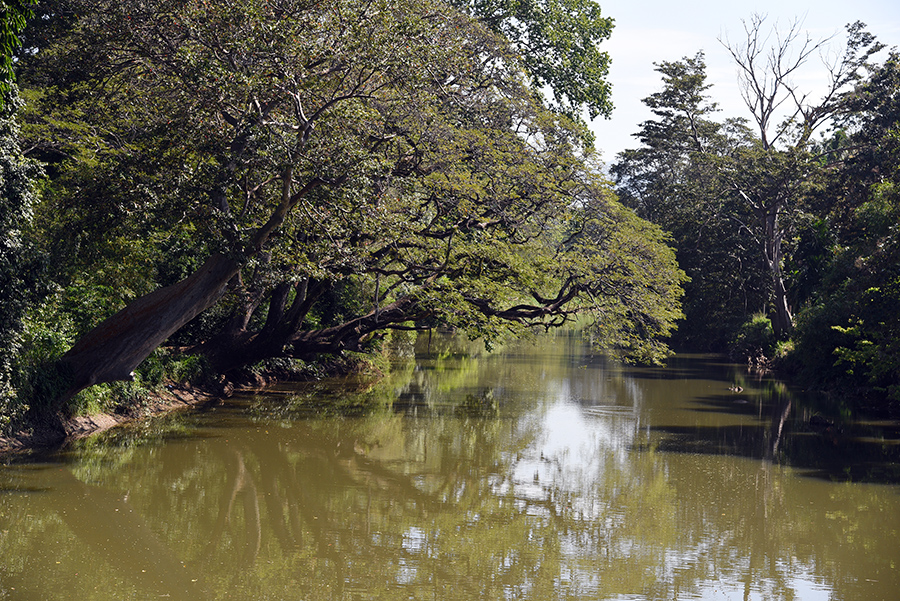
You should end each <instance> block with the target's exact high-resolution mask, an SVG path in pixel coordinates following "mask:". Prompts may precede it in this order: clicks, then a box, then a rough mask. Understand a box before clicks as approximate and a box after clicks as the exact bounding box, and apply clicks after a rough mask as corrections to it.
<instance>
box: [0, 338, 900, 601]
mask: <svg viewBox="0 0 900 601" xmlns="http://www.w3.org/2000/svg"><path fill="white" fill-rule="evenodd" d="M478 349H479V347H478V346H477V345H474V344H467V343H465V342H460V341H458V340H456V341H454V340H452V339H446V338H439V337H433V338H431V339H430V340H429V339H428V338H427V337H422V338H421V339H420V340H419V341H418V344H417V345H416V352H415V353H414V354H413V353H412V352H410V353H408V357H407V358H406V360H404V361H400V362H399V363H398V366H397V368H396V372H395V373H394V374H393V375H392V376H391V377H390V378H386V379H384V380H381V381H378V382H372V381H366V380H360V379H351V380H341V381H328V382H322V383H315V384H293V385H285V386H282V387H279V388H277V389H275V390H272V391H267V393H266V394H264V395H257V396H251V395H244V396H236V397H234V398H232V399H229V400H228V401H226V402H224V403H223V404H221V405H219V406H216V407H213V408H211V409H207V410H204V411H192V412H182V413H179V414H175V415H171V416H168V417H166V418H163V419H157V420H153V421H149V422H146V423H142V424H138V425H136V426H133V427H129V428H124V429H120V430H117V431H115V432H110V433H107V434H105V435H102V436H97V437H94V438H91V439H88V440H85V441H81V442H80V443H78V444H76V445H73V447H72V448H70V449H67V450H66V451H64V452H61V453H58V454H55V455H53V456H50V457H44V458H40V459H39V460H35V461H31V462H28V463H22V464H16V465H10V466H6V467H3V468H0V599H40V600H53V599H60V600H62V599H79V600H82V599H83V600H92V599H96V600H113V599H115V600H124V599H160V598H168V599H186V600H190V601H200V600H204V599H210V600H212V599H242V600H246V599H254V600H266V599H272V600H275V599H285V600H292V599H297V600H300V599H302V600H315V599H322V600H326V599H327V600H333V599H341V600H343V599H347V600H351V599H352V600H356V599H359V600H368V599H391V600H393V599H437V600H457V599H458V600H463V599H465V600H471V599H534V600H550V599H614V600H625V599H635V600H637V599H641V600H643V599H667V600H671V599H679V600H680V599H741V600H744V599H759V600H763V599H765V600H771V599H801V600H803V601H806V600H831V599H834V600H837V599H842V600H861V601H862V600H865V601H870V600H878V599H884V600H889V599H897V598H898V597H897V595H898V591H900V570H898V566H897V564H898V561H900V546H898V544H897V541H898V534H900V486H898V483H900V478H898V473H900V470H898V448H900V445H898V434H897V427H896V424H893V423H890V422H878V421H872V420H869V421H865V422H862V421H853V420H847V419H844V421H842V415H841V408H840V407H839V406H834V405H833V404H832V405H831V406H829V405H821V406H816V405H815V402H816V400H815V399H806V398H803V397H802V396H798V395H796V394H791V393H790V392H789V391H788V390H787V388H786V387H785V386H784V385H781V384H779V383H777V382H772V381H767V380H764V379H754V378H752V377H751V376H750V375H749V374H747V373H746V372H745V371H744V370H742V369H741V368H740V367H739V366H735V365H729V364H727V363H723V362H721V361H720V360H717V359H716V358H713V357H704V356H680V357H677V358H676V359H675V360H673V362H672V363H671V365H670V366H669V367H667V368H665V369H661V368H653V369H650V368H629V367H623V366H619V365H616V364H613V363H610V362H608V361H606V360H604V359H603V358H602V357H601V356H597V355H594V354H593V353H591V352H590V351H589V350H588V349H587V347H585V345H584V344H583V343H582V342H581V341H580V339H579V338H578V337H577V336H576V335H573V334H565V333H560V334H557V335H548V336H544V337H541V338H539V339H537V340H535V341H524V342H520V343H516V344H510V345H509V346H507V347H506V348H504V349H501V352H497V353H494V354H491V355H486V354H484V353H483V352H479V350H478ZM844 418H846V416H844Z"/></svg>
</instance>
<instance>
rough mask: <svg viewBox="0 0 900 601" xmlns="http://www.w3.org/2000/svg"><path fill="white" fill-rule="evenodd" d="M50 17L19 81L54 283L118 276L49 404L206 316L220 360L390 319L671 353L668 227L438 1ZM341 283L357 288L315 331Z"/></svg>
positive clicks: (58, 7)
mask: <svg viewBox="0 0 900 601" xmlns="http://www.w3.org/2000/svg"><path fill="white" fill-rule="evenodd" d="M42 9H43V10H44V11H45V12H44V13H43V15H42V17H41V19H40V20H39V22H37V23H36V24H35V25H34V27H32V28H30V29H29V33H30V36H31V37H29V38H28V40H27V41H26V43H27V45H28V46H30V47H32V48H34V49H35V51H33V52H28V53H26V56H25V57H24V59H23V61H22V63H23V68H22V71H21V74H22V75H21V79H22V81H23V87H24V88H27V89H25V90H24V92H23V94H24V95H26V96H27V97H28V99H29V100H30V103H31V104H30V107H31V110H30V113H29V116H28V119H27V120H28V123H27V127H26V132H27V134H26V137H27V145H28V148H29V152H30V153H31V154H32V155H33V156H36V157H41V158H42V159H43V160H45V161H46V162H48V173H49V174H50V177H51V182H50V183H49V184H48V186H47V190H46V193H45V199H44V206H42V207H41V209H40V215H41V219H42V220H43V223H44V227H45V229H46V232H47V241H48V245H49V246H52V248H51V249H50V252H53V253H55V256H57V257H59V261H58V263H59V267H58V269H59V273H58V277H59V279H60V281H61V284H62V286H63V287H65V286H69V285H71V284H73V283H75V282H84V281H89V283H90V282H93V283H94V284H96V285H107V286H113V287H115V288H116V289H117V290H120V291H123V293H122V302H121V305H122V306H121V308H120V309H119V310H118V311H117V312H115V313H112V314H111V315H98V316H97V321H99V318H101V317H105V319H104V320H103V321H100V322H99V323H97V324H96V326H95V327H93V329H91V330H90V331H88V332H87V333H86V334H84V335H83V336H82V337H81V338H80V339H79V340H78V341H77V342H76V343H75V344H74V346H72V348H71V349H70V350H69V351H68V352H67V353H65V355H64V356H62V357H61V358H60V359H59V361H58V363H57V365H56V367H57V368H58V369H59V370H61V371H63V372H65V374H66V377H67V378H68V386H67V390H66V391H65V392H64V393H62V394H61V395H59V397H58V398H54V399H48V400H47V402H48V406H47V408H48V409H49V410H51V411H54V412H55V411H59V410H61V409H64V401H65V400H66V399H67V398H70V397H71V396H72V395H73V394H74V393H75V392H77V391H79V390H81V389H84V388H85V387H88V386H91V385H93V384H98V383H102V382H110V381H115V380H121V379H128V378H129V377H131V373H132V371H133V370H134V369H135V368H136V367H137V366H138V365H139V364H140V363H141V361H143V359H145V358H146V357H147V356H148V355H149V354H150V353H152V352H153V351H154V349H156V348H157V347H158V346H159V345H161V344H162V343H163V342H164V341H165V340H166V339H168V338H169V337H170V336H172V335H173V334H175V333H176V332H178V331H179V329H180V328H182V327H183V326H185V325H186V324H188V323H189V322H192V320H195V318H197V317H198V316H201V317H202V315H203V314H206V313H204V312H207V313H209V311H208V310H210V309H211V308H214V310H215V312H216V315H217V316H218V317H217V319H215V320H210V323H208V324H207V326H206V328H205V329H201V330H198V331H202V336H198V337H197V338H196V339H195V340H194V341H193V344H192V345H191V346H190V348H188V349H186V350H187V352H194V353H202V354H203V355H205V356H206V357H207V358H208V359H209V361H210V363H211V365H212V366H213V367H214V368H215V369H217V370H219V371H220V372H222V373H228V372H229V371H232V370H236V369H239V368H241V367H243V366H247V365H251V364H253V363H255V362H258V361H260V360H262V359H266V358H272V357H299V358H304V357H309V356H311V355H314V354H316V353H337V352H341V351H342V350H347V349H349V350H359V349H364V348H366V345H367V344H368V343H369V341H371V340H372V339H373V338H376V337H378V336H379V335H380V333H382V332H384V331H386V330H390V329H393V328H418V327H424V326H427V325H433V324H447V325H450V326H453V327H458V328H462V329H465V330H466V331H468V332H470V333H472V334H473V335H482V336H486V337H488V338H489V337H491V336H492V335H495V334H497V333H498V332H500V331H501V330H504V329H507V328H510V327H512V328H514V329H515V328H527V327H553V326H558V325H561V324H564V323H567V322H570V321H571V320H572V319H574V318H575V317H576V316H580V315H582V314H591V315H593V317H594V319H595V321H596V322H597V323H598V324H601V326H602V328H601V329H602V331H603V332H604V333H605V334H607V340H608V341H609V342H610V343H611V344H612V345H614V346H615V347H617V348H620V349H622V350H623V351H625V352H628V353H629V354H632V355H633V356H636V357H638V358H640V359H644V360H653V359H658V358H659V357H660V356H661V355H662V353H663V352H664V346H663V345H662V343H661V342H660V338H661V337H663V336H665V335H666V334H668V333H669V332H670V330H671V329H672V327H673V324H674V321H675V319H677V318H678V316H679V315H680V310H679V305H678V301H679V297H680V294H681V288H680V284H681V282H682V279H683V274H682V272H681V271H680V270H679V269H678V268H677V265H676V264H675V261H674V256H673V254H672V252H671V251H670V250H669V249H668V248H667V247H666V246H665V237H664V236H663V234H662V233H661V230H659V229H658V228H656V227H654V226H651V225H649V224H648V223H646V222H644V221H642V220H640V219H638V218H637V217H636V216H635V215H634V214H633V213H631V212H630V211H628V210H626V209H624V208H623V207H621V206H620V205H619V204H618V203H617V202H616V200H615V198H614V197H613V196H612V195H611V193H610V191H609V187H608V184H607V182H606V181H605V180H604V179H603V178H602V177H601V176H599V175H598V173H599V169H598V168H597V166H596V165H594V164H592V161H593V158H592V157H593V155H592V153H591V150H590V148H589V147H587V146H585V140H586V139H587V136H586V134H585V131H584V130H583V129H582V128H581V127H580V126H579V125H577V124H576V123H575V122H574V121H572V120H570V119H568V118H567V117H566V116H564V115H563V112H562V111H559V110H549V109H548V108H547V107H546V106H545V105H544V104H543V103H542V102H541V100H540V97H539V96H538V95H536V94H535V91H534V89H533V88H532V87H529V86H528V85H527V81H528V79H527V76H526V72H525V70H524V69H525V68H526V67H524V66H523V63H522V62H521V59H520V57H519V56H518V55H517V54H516V53H515V52H512V51H511V45H510V43H509V41H508V40H507V39H505V38H503V37H500V36H498V35H497V34H495V33H493V32H492V31H490V30H489V29H487V28H485V27H484V26H483V25H482V24H481V23H480V22H479V21H478V20H476V19H473V18H472V17H470V16H468V15H466V14H464V13H462V12H459V11H457V10H455V9H453V8H451V7H450V6H448V5H446V4H443V3H441V2H434V1H433V0H367V1H361V0H322V1H321V2H316V3H308V2H304V1H301V0H245V1H243V2H241V3H240V10H236V7H235V2H234V1H233V0H178V1H165V0H157V1H149V2H148V1H146V0H141V1H138V0H126V1H124V2H123V1H119V0H116V1H112V0H99V1H98V0H90V1H87V0H85V1H81V0H72V1H59V2H48V3H45V4H43V5H42ZM76 50H77V51H76ZM576 102H580V101H579V100H577V99H576ZM51 241H52V244H51ZM110 274H114V277H113V276H111V275H110ZM104 278H108V279H104ZM346 287H352V288H353V289H354V290H355V291H356V293H357V300H358V302H356V304H355V305H352V304H345V305H344V310H343V313H342V314H341V316H340V319H339V320H334V319H332V320H331V321H329V322H326V321H324V320H322V319H321V318H320V315H321V312H320V311H319V310H318V309H317V306H318V304H320V303H322V302H326V301H328V302H331V301H333V298H334V292H335V290H336V289H346ZM348 307H351V308H352V309H353V310H352V311H350V310H349V309H348ZM192 323H196V320H195V321H194V322H192ZM210 324H211V325H210Z"/></svg>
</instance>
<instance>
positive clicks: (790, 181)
mask: <svg viewBox="0 0 900 601" xmlns="http://www.w3.org/2000/svg"><path fill="white" fill-rule="evenodd" d="M764 25H765V18H764V17H761V16H758V15H754V16H753V17H751V18H750V20H749V21H746V22H745V23H744V33H745V38H744V40H743V42H740V43H732V42H730V41H728V40H727V39H726V40H723V41H722V43H723V45H724V46H725V47H726V48H727V49H728V51H729V52H730V53H731V56H732V58H733V59H734V61H735V63H736V64H737V66H738V69H739V71H738V72H739V83H740V86H741V96H742V98H743V100H744V103H745V105H746V106H747V109H748V110H749V112H750V115H751V119H752V122H753V124H754V125H755V126H756V134H757V136H758V138H757V143H756V145H755V148H754V149H748V150H745V151H744V152H741V153H739V154H738V155H736V156H735V160H733V161H731V162H730V164H729V165H727V166H726V167H725V168H724V169H723V170H722V174H723V175H724V177H725V178H726V179H727V180H728V182H729V185H730V187H731V189H732V193H733V194H735V195H736V196H737V197H739V198H740V199H742V200H743V201H744V202H745V203H746V204H747V206H748V207H750V209H751V210H752V211H753V213H754V215H755V222H756V223H755V224H754V225H753V226H750V225H749V224H748V228H749V229H750V231H752V232H754V235H755V236H756V237H757V239H758V243H759V246H760V248H761V249H762V252H763V256H764V258H765V261H766V265H767V266H768V269H769V273H770V274H771V279H772V289H773V312H772V328H773V330H774V331H775V334H776V336H778V337H784V336H786V335H787V334H788V333H789V332H790V330H791V328H792V327H793V315H792V311H791V308H790V306H789V303H788V292H787V287H786V285H785V278H784V273H783V264H784V251H783V245H784V239H785V236H786V233H787V231H788V229H789V226H788V224H787V223H785V220H786V218H787V217H788V215H787V214H786V213H788V212H789V211H790V210H792V208H793V207H794V206H795V205H796V202H797V200H798V197H799V195H800V188H801V187H802V185H803V183H804V182H805V181H807V180H808V179H810V178H811V177H812V176H813V173H814V172H815V171H816V168H817V166H818V164H819V163H818V162H816V161H814V160H812V156H811V155H810V154H809V147H810V143H811V141H812V135H813V133H814V132H815V131H816V130H817V129H819V128H820V127H821V126H822V125H823V124H825V123H827V122H828V121H829V120H832V119H833V118H835V117H836V116H838V115H840V114H841V113H842V111H844V110H845V108H846V96H845V95H844V94H843V92H846V91H849V90H850V89H851V88H852V86H853V85H854V84H855V83H856V82H858V81H859V79H860V77H861V75H862V73H863V72H864V69H865V67H866V65H867V64H868V61H869V59H870V57H871V56H872V54H874V53H876V52H878V51H879V50H881V49H882V48H883V45H881V44H879V43H877V42H876V41H875V39H874V37H873V36H872V35H871V34H869V33H867V32H866V31H865V26H864V25H863V24H862V23H860V22H857V23H854V24H852V25H848V26H847V41H846V45H845V47H844V49H843V51H842V52H841V53H840V54H839V55H838V56H837V57H836V58H835V59H834V60H833V61H830V62H825V63H824V67H825V68H826V70H827V73H828V81H827V82H826V88H825V90H824V91H823V92H822V93H821V95H820V96H819V97H818V98H813V97H811V94H812V92H810V91H807V90H803V89H802V88H801V87H800V85H799V84H797V83H796V82H795V81H794V76H795V75H796V74H797V73H798V72H799V71H800V70H801V69H802V68H803V67H804V65H806V63H807V62H808V60H809V59H810V57H811V56H813V55H815V54H816V53H819V52H820V51H821V50H822V49H823V48H824V47H825V46H826V45H827V44H828V43H829V41H830V40H829V39H824V40H820V41H813V40H812V39H811V38H809V37H808V35H807V36H805V37H804V36H803V34H802V31H801V25H802V24H801V22H800V21H794V22H793V23H791V25H790V26H789V27H788V28H787V29H786V30H778V29H777V27H776V29H775V30H774V32H773V33H772V34H769V33H767V32H766V31H765V30H764ZM769 40H774V41H773V42H772V43H769ZM779 117H782V120H781V121H777V119H778V118H779Z"/></svg>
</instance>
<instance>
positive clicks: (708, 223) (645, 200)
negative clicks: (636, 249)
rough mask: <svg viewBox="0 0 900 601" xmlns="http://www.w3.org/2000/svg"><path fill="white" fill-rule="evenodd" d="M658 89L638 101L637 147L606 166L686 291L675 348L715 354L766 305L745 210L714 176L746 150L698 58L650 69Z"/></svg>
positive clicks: (744, 137)
mask: <svg viewBox="0 0 900 601" xmlns="http://www.w3.org/2000/svg"><path fill="white" fill-rule="evenodd" d="M656 70H657V72H659V73H660V74H661V75H662V79H663V89H662V90H661V91H660V92H656V93H654V94H652V95H651V96H649V97H648V98H646V99H644V103H645V104H646V105H647V106H648V107H650V109H651V110H652V112H653V114H654V115H655V116H656V118H655V119H653V120H649V121H646V122H644V123H642V124H641V130H640V131H639V132H638V134H637V136H638V138H639V139H640V141H641V143H642V146H641V147H640V148H637V149H633V150H626V151H625V152H623V153H621V154H620V155H619V156H618V159H617V161H616V162H615V163H614V164H613V165H612V168H611V173H612V174H613V176H614V177H615V178H616V182H617V184H618V192H619V194H620V196H621V198H622V200H623V202H624V203H625V204H626V205H628V206H631V207H633V208H635V210H637V211H638V213H639V214H640V215H641V216H643V217H645V218H646V219H649V220H650V221H652V222H654V223H657V224H659V225H660V226H662V227H663V228H664V229H665V230H666V231H668V232H671V234H672V236H673V239H674V244H675V247H676V250H677V253H678V263H679V265H680V266H681V267H682V268H683V269H684V270H685V272H686V273H687V274H688V276H689V277H690V281H689V282H688V283H687V284H686V285H685V315H686V319H685V322H684V324H682V325H681V327H680V328H679V332H678V340H679V342H680V344H683V345H686V346H689V347H692V348H713V349H721V348H723V347H724V346H725V345H726V344H727V342H728V339H729V337H730V334H731V333H732V332H733V331H734V330H735V329H736V328H737V326H738V325H739V324H740V323H742V322H743V321H744V320H745V319H747V318H748V317H749V315H750V314H752V313H753V312H755V311H761V310H763V308H764V306H765V302H766V299H767V289H766V286H765V277H764V273H763V271H762V269H761V267H762V266H761V264H760V263H759V262H758V261H754V260H753V258H754V257H755V256H756V250H755V244H754V241H753V239H752V237H751V236H750V235H749V233H748V230H747V229H746V228H745V227H744V226H743V221H746V217H745V215H744V211H743V207H742V205H741V204H740V203H736V202H735V201H734V199H733V198H731V197H730V196H729V195H728V193H727V190H726V188H725V187H724V186H723V183H722V180H721V178H720V177H719V175H718V169H719V157H722V156H729V155H730V154H732V153H734V152H737V151H738V149H740V148H742V147H745V146H747V145H748V144H750V143H751V141H752V136H751V135H750V132H749V130H748V129H747V128H746V126H745V125H744V123H743V122H740V121H733V120H732V121H727V122H725V123H719V122H717V121H714V120H713V119H712V117H713V115H714V113H715V112H716V110H717V108H716V105H715V103H713V102H711V101H710V99H709V96H708V94H707V91H708V90H709V88H710V86H709V84H707V82H706V65H705V62H704V58H703V54H702V53H698V54H697V55H695V56H694V57H686V58H684V59H683V60H681V61H676V62H663V63H659V64H658V65H657V69H656Z"/></svg>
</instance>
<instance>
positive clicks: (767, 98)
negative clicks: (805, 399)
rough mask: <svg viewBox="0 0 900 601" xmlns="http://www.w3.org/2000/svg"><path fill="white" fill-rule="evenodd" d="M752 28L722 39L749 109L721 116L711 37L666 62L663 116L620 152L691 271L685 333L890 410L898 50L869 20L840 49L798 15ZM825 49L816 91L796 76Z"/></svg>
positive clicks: (647, 210) (690, 342)
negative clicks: (782, 24)
mask: <svg viewBox="0 0 900 601" xmlns="http://www.w3.org/2000/svg"><path fill="white" fill-rule="evenodd" d="M745 34H746V36H745V38H744V39H743V40H741V41H739V42H732V41H728V40H722V43H723V44H725V46H726V48H727V49H728V50H729V51H730V53H731V55H732V57H733V58H734V62H735V64H736V66H737V67H738V72H739V74H740V75H739V84H740V88H741V94H742V96H743V100H744V103H745V105H746V113H747V118H738V119H735V118H732V119H726V120H721V121H719V120H716V119H715V112H716V110H717V106H716V103H715V102H714V101H713V100H712V98H714V92H713V91H712V90H711V86H710V85H708V84H707V82H706V73H705V64H704V55H703V53H702V52H700V53H698V54H697V55H695V56H693V57H685V58H683V59H682V60H680V61H675V62H660V63H658V64H657V72H659V73H660V75H661V76H662V89H661V90H660V91H659V92H656V93H654V94H652V95H651V96H649V97H648V98H646V99H644V103H645V104H646V105H647V106H648V107H649V108H650V109H651V110H652V112H653V114H654V116H655V118H654V119H652V120H649V121H646V122H645V123H643V124H641V128H640V130H639V132H638V134H637V136H638V139H639V140H640V142H641V147H640V148H637V149H634V150H627V151H625V152H622V153H620V154H619V156H618V157H617V160H616V161H615V162H614V163H613V165H612V166H611V172H612V174H613V175H614V177H615V179H616V182H617V192H618V195H619V198H620V199H621V201H622V202H623V203H624V204H625V205H627V206H629V207H631V208H633V209H634V210H635V211H636V212H637V214H638V215H640V216H642V217H644V218H646V219H648V220H650V221H652V222H653V223H656V224H658V225H661V226H662V227H663V228H664V229H665V230H666V231H667V232H669V233H671V235H672V236H673V241H674V246H675V248H676V249H677V255H678V262H679V265H680V266H681V268H682V269H684V270H685V272H686V273H687V275H688V276H689V278H690V280H689V282H688V283H687V284H686V286H685V300H684V312H685V315H686V318H685V319H684V321H683V322H681V323H680V326H679V330H678V333H677V334H676V345H678V346H682V347H684V348H688V349H692V350H714V351H719V352H728V353H729V354H730V355H731V356H732V358H733V359H736V360H740V361H747V362H748V363H749V364H751V365H752V366H754V367H758V368H763V369H770V368H773V367H774V368H777V369H779V370H780V371H782V372H784V373H786V374H790V375H791V376H792V377H794V378H797V379H798V380H799V382H801V383H802V384H804V385H806V386H811V387H815V388H819V389H823V390H833V391H839V392H840V393H842V394H846V393H849V394H850V395H852V396H855V397H857V400H861V399H864V398H868V399H869V400H870V401H873V402H874V403H876V404H878V405H880V406H881V407H882V408H888V407H889V406H893V407H894V409H896V408H897V403H898V401H900V310H898V307H900V247H898V243H900V239H898V234H900V231H898V223H900V196H898V192H900V189H898V187H897V186H898V182H900V180H898V175H900V171H898V166H900V162H898V160H900V153H898V150H900V146H898V141H900V137H898V136H900V129H898V126H900V64H898V60H900V56H898V54H897V52H896V49H893V50H891V51H888V50H887V49H886V48H885V47H884V45H883V44H881V43H879V42H878V41H877V40H876V39H875V38H874V37H873V36H872V35H870V34H869V33H867V32H866V30H865V26H864V25H863V24H862V23H854V24H851V25H848V26H847V32H846V43H845V46H844V47H843V48H835V47H834V46H833V45H832V41H831V40H822V41H815V40H812V39H810V38H808V37H805V36H804V34H803V32H802V31H801V29H800V26H799V23H797V22H795V23H794V24H793V25H792V26H791V27H789V28H787V29H784V30H780V31H779V30H777V29H772V30H770V29H769V28H768V26H767V24H766V22H765V19H764V18H761V17H753V18H751V19H750V20H748V21H747V22H745ZM826 50H827V51H828V52H825V51H826ZM881 54H887V55H888V56H887V58H886V60H884V61H883V62H877V61H876V60H875V59H876V58H877V57H879V56H880V55H881ZM820 55H822V56H824V55H828V56H833V57H834V59H833V60H831V61H825V62H824V65H825V67H826V73H827V76H826V77H825V80H824V81H822V82H821V83H822V84H823V86H822V87H823V88H824V90H817V91H816V93H815V94H814V93H813V91H812V90H809V89H804V88H803V87H802V86H801V85H799V84H796V83H795V81H794V80H795V77H794V76H795V75H796V73H797V72H798V71H799V70H800V69H801V68H803V67H804V66H805V65H806V63H807V62H808V61H810V60H818V59H819V56H820ZM797 79H799V78H797ZM816 94H818V95H816Z"/></svg>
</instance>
